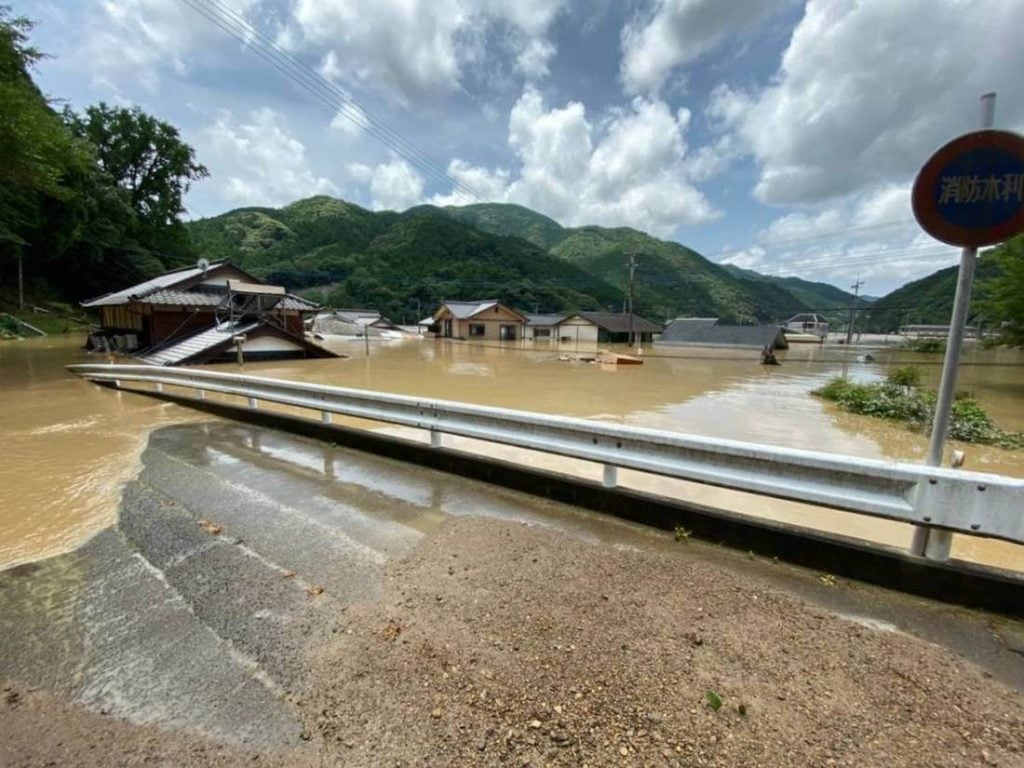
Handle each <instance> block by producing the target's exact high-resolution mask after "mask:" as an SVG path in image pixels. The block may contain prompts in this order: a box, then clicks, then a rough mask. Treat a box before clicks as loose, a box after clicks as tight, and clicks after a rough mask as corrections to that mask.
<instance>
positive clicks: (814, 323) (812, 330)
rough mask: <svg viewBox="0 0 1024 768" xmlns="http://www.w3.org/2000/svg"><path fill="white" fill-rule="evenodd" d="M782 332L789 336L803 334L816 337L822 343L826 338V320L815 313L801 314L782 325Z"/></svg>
mask: <svg viewBox="0 0 1024 768" xmlns="http://www.w3.org/2000/svg"><path fill="white" fill-rule="evenodd" d="M783 330H785V331H786V333H790V334H796V333H805V334H809V335H812V336H817V337H818V338H819V339H821V340H822V341H824V340H825V337H826V336H828V320H826V319H825V318H824V317H822V316H821V315H819V314H818V313H817V312H801V313H800V314H799V315H793V316H792V317H791V318H789V320H787V321H786V322H785V324H784V325H783Z"/></svg>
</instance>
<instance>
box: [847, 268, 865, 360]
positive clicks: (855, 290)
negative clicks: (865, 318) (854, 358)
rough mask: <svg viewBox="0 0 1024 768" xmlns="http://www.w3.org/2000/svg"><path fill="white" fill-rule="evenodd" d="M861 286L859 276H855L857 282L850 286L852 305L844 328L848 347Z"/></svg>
mask: <svg viewBox="0 0 1024 768" xmlns="http://www.w3.org/2000/svg"><path fill="white" fill-rule="evenodd" d="M862 285H864V283H863V282H861V279H860V275H857V282H855V283H854V284H853V285H851V286H850V287H851V288H853V304H852V305H851V306H850V322H849V324H848V325H847V327H846V346H850V343H851V341H852V340H853V316H854V312H856V311H857V296H859V295H860V287H861V286H862Z"/></svg>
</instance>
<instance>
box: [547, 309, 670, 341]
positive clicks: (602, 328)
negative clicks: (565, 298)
mask: <svg viewBox="0 0 1024 768" xmlns="http://www.w3.org/2000/svg"><path fill="white" fill-rule="evenodd" d="M661 331H662V326H661V325H659V324H658V323H652V322H651V321H650V320H647V319H646V318H643V317H640V315H637V314H634V315H632V319H631V317H630V314H629V313H628V312H577V313H575V314H573V315H570V316H569V317H567V318H566V319H565V320H563V321H562V322H561V323H560V324H559V326H558V337H559V340H561V341H563V342H579V343H581V344H627V343H629V341H630V338H629V336H630V334H631V333H632V334H633V340H634V341H635V342H637V343H641V344H648V343H650V342H651V341H653V339H654V335H655V334H658V333H661Z"/></svg>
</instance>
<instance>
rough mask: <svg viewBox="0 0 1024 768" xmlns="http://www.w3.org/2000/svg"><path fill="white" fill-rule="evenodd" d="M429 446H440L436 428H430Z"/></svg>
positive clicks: (438, 433)
mask: <svg viewBox="0 0 1024 768" xmlns="http://www.w3.org/2000/svg"><path fill="white" fill-rule="evenodd" d="M430 447H431V448H440V447H441V433H440V432H438V431H437V430H436V429H432V430H430Z"/></svg>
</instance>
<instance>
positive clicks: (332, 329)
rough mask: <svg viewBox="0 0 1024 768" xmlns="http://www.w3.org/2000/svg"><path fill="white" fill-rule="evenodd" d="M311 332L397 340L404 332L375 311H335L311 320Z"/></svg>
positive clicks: (325, 334)
mask: <svg viewBox="0 0 1024 768" xmlns="http://www.w3.org/2000/svg"><path fill="white" fill-rule="evenodd" d="M311 326H312V328H311V330H312V331H313V333H315V334H321V335H324V336H351V337H356V338H362V337H363V336H379V337H385V338H388V337H390V338H399V337H402V336H405V335H406V332H405V331H404V330H403V329H402V328H401V327H399V326H398V325H395V323H393V322H391V320H389V319H388V318H386V317H384V316H383V315H381V313H380V312H378V311H377V310H375V309H337V310H334V311H333V312H321V313H320V314H318V315H316V317H314V318H313V322H312V323H311Z"/></svg>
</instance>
